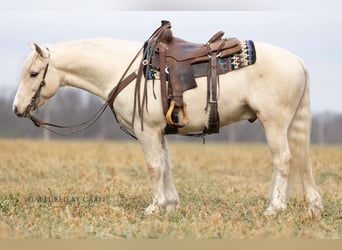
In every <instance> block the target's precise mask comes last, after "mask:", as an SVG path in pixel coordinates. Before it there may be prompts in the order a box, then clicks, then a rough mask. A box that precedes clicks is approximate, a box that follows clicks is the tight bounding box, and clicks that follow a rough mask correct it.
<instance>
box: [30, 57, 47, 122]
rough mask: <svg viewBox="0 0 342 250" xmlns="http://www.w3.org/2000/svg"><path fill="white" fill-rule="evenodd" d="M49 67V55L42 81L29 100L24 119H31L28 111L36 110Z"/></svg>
mask: <svg viewBox="0 0 342 250" xmlns="http://www.w3.org/2000/svg"><path fill="white" fill-rule="evenodd" d="M49 65H50V53H49V61H48V63H47V64H46V66H45V69H44V73H43V77H42V80H41V81H40V83H39V87H38V89H37V91H36V93H34V95H33V97H32V98H31V102H30V104H29V105H28V106H27V108H26V110H25V113H24V116H25V117H28V118H31V115H30V110H31V109H32V108H33V110H36V109H38V102H39V97H40V92H41V90H42V88H43V87H44V86H45V84H46V81H45V77H46V74H47V71H48V69H49Z"/></svg>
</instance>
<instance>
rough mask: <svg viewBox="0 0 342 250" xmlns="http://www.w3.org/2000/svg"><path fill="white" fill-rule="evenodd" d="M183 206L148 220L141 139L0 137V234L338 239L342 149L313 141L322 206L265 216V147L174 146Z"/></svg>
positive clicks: (293, 206)
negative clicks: (311, 212) (314, 211)
mask: <svg viewBox="0 0 342 250" xmlns="http://www.w3.org/2000/svg"><path fill="white" fill-rule="evenodd" d="M169 146H170V149H171V152H172V158H173V163H174V179H175V184H176V187H177V189H178V192H179V195H180V199H181V207H180V208H179V209H178V210H177V211H175V212H170V213H166V212H163V213H161V214H156V215H152V216H145V215H144V209H145V208H146V207H147V206H148V205H149V202H150V201H151V196H152V193H151V184H150V181H149V177H148V174H147V170H146V167H145V162H144V158H143V154H142V152H141V149H140V146H139V144H137V143H135V142H109V141H96V142H90V141H49V142H46V141H36V140H5V139H1V140H0V238H30V239H34V238H39V239H42V238H43V239H56V238H63V239H70V238H114V239H116V238H118V239H122V238H124V239H141V238H143V239H145V238H158V239H184V238H186V239H198V238H202V239H221V238H225V239H245V238H247V239H250V238H262V239H270V238H272V239H274V238H275V239H279V238H285V239H289V238H291V239H303V238H315V239H321V238H324V239H331V238H338V239H341V238H342V237H341V236H342V207H341V204H342V192H341V190H342V147H340V146H334V147H330V146H324V147H323V146H314V147H313V148H312V150H311V155H312V162H313V165H314V175H315V179H316V182H317V186H318V188H319V190H320V192H321V194H322V197H323V201H324V206H325V212H324V214H323V215H322V218H320V219H314V220H311V219H308V218H306V217H305V213H304V211H305V202H304V201H303V198H302V196H301V195H294V196H293V198H291V199H290V200H289V205H288V210H287V211H286V212H284V213H282V214H280V215H279V216H277V217H276V218H272V219H266V218H265V217H264V216H263V212H264V210H265V208H266V207H267V205H268V199H267V194H268V192H269V188H270V180H271V174H272V165H271V157H270V153H269V152H268V149H267V147H266V146H265V145H227V144H213V143H207V144H206V145H202V144H201V142H200V141H199V143H198V144H195V143H183V144H182V143H170V145H169Z"/></svg>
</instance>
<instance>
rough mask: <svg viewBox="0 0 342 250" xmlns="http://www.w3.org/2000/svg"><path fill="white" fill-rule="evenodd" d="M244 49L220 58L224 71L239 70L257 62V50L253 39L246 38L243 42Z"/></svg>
mask: <svg viewBox="0 0 342 250" xmlns="http://www.w3.org/2000/svg"><path fill="white" fill-rule="evenodd" d="M241 45H242V50H241V52H240V53H237V54H234V55H232V56H229V57H226V58H220V57H219V58H218V60H217V61H218V64H220V65H221V66H222V67H223V68H224V73H228V72H230V71H232V70H237V69H240V68H243V67H246V66H248V65H252V64H254V63H255V62H256V51H255V47H254V43H253V41H251V40H245V41H243V42H242V43H241Z"/></svg>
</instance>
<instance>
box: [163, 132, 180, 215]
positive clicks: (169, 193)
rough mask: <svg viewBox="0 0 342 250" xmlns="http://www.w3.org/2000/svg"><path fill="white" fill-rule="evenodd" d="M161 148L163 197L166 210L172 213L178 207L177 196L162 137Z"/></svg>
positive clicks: (169, 160)
mask: <svg viewBox="0 0 342 250" xmlns="http://www.w3.org/2000/svg"><path fill="white" fill-rule="evenodd" d="M162 146H163V153H164V157H163V159H164V166H165V169H164V190H165V196H166V200H167V204H166V210H167V211H172V210H174V209H175V208H176V207H177V206H178V205H179V196H178V193H177V191H176V188H175V185H174V183H173V176H172V168H173V167H172V163H171V159H170V156H169V151H168V148H167V144H166V141H165V138H164V137H163V140H162Z"/></svg>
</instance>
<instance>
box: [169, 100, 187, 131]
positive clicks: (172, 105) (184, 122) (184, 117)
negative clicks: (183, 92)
mask: <svg viewBox="0 0 342 250" xmlns="http://www.w3.org/2000/svg"><path fill="white" fill-rule="evenodd" d="M175 105H176V102H175V101H174V100H171V103H170V108H169V110H168V111H167V113H166V122H167V124H168V125H169V126H172V127H176V128H183V127H184V126H185V125H186V124H187V123H188V113H187V111H186V105H185V104H184V105H183V106H182V112H183V121H182V122H179V123H178V122H174V121H172V113H173V110H174V108H175Z"/></svg>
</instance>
